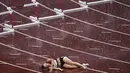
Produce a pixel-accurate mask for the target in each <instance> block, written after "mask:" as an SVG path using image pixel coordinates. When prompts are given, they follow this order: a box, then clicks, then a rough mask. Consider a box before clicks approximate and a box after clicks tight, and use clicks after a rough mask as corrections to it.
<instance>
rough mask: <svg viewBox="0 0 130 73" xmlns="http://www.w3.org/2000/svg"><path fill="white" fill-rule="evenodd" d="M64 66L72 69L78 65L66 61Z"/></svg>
mask: <svg viewBox="0 0 130 73" xmlns="http://www.w3.org/2000/svg"><path fill="white" fill-rule="evenodd" d="M63 67H64V68H71V69H74V68H78V66H76V65H70V64H67V63H65V64H64V65H63Z"/></svg>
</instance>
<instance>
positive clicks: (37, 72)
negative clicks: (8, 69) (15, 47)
mask: <svg viewBox="0 0 130 73" xmlns="http://www.w3.org/2000/svg"><path fill="white" fill-rule="evenodd" d="M0 62H1V63H4V64H6V65H10V66H13V67H17V68H20V69H24V70H27V71H31V72H35V73H42V72H39V71H36V70H32V69H29V68H25V67H21V66H18V65H15V64H11V63H8V62H5V61H1V60H0Z"/></svg>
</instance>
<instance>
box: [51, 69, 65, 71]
mask: <svg viewBox="0 0 130 73" xmlns="http://www.w3.org/2000/svg"><path fill="white" fill-rule="evenodd" d="M53 69H55V70H60V71H63V69H61V68H53Z"/></svg>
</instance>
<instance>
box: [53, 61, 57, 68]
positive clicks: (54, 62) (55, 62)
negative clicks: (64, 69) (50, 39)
mask: <svg viewBox="0 0 130 73" xmlns="http://www.w3.org/2000/svg"><path fill="white" fill-rule="evenodd" d="M53 66H54V67H55V68H57V67H58V64H57V61H56V60H54V61H53Z"/></svg>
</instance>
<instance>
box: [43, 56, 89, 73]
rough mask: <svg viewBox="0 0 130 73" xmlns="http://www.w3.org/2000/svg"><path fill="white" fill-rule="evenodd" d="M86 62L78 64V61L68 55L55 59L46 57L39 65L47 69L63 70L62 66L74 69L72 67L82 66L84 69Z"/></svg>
mask: <svg viewBox="0 0 130 73" xmlns="http://www.w3.org/2000/svg"><path fill="white" fill-rule="evenodd" d="M87 65H88V64H80V63H78V62H75V61H72V60H71V59H69V58H68V57H66V56H64V57H60V58H57V59H56V60H55V59H50V58H48V59H47V61H46V63H44V64H43V65H41V68H42V69H43V70H44V69H49V71H50V72H51V71H53V70H60V71H63V68H68V69H74V68H79V67H81V68H83V69H86V68H87Z"/></svg>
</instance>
